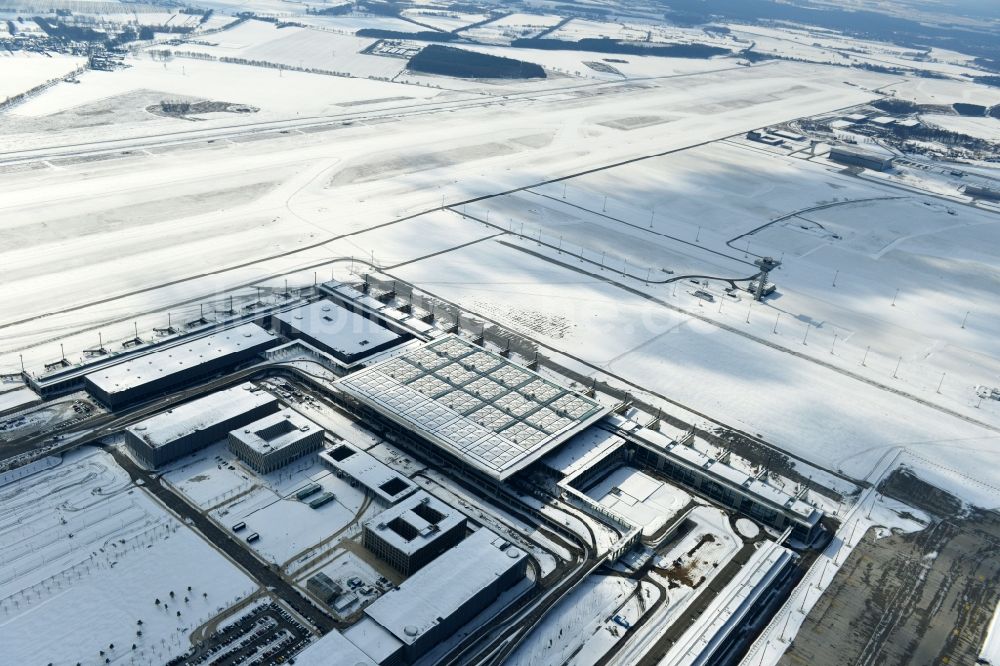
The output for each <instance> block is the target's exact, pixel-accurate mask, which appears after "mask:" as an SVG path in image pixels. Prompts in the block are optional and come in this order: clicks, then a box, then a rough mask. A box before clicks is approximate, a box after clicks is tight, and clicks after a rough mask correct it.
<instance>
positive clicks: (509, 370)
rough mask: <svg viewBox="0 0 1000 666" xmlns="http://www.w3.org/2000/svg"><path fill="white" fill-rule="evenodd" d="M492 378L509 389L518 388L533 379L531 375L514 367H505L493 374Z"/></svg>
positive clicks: (491, 374)
mask: <svg viewBox="0 0 1000 666" xmlns="http://www.w3.org/2000/svg"><path fill="white" fill-rule="evenodd" d="M490 378H491V379H492V380H493V381H495V382H500V383H501V384H503V385H504V386H506V387H508V388H516V387H518V386H520V385H521V384H524V383H526V382H527V381H528V380H529V379H531V373H529V372H528V371H527V370H521V369H520V368H518V367H516V366H513V365H503V366H500V367H499V368H497V369H496V370H494V371H493V372H491V373H490Z"/></svg>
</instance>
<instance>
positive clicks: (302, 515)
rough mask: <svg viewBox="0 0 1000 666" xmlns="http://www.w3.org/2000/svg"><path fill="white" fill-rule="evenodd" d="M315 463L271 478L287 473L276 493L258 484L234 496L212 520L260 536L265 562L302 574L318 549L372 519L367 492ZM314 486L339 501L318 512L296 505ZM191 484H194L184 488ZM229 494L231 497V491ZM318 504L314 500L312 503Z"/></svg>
mask: <svg viewBox="0 0 1000 666" xmlns="http://www.w3.org/2000/svg"><path fill="white" fill-rule="evenodd" d="M315 459H316V457H315V456H307V457H305V458H303V459H302V461H299V464H298V465H297V464H296V463H292V468H291V469H284V470H282V471H280V472H276V473H274V474H272V475H269V476H272V477H277V476H278V475H279V474H282V472H283V478H280V479H278V478H275V479H273V480H274V481H276V483H275V486H274V487H270V486H268V485H265V484H261V485H257V484H255V486H254V487H253V489H252V490H250V489H248V490H247V491H246V492H245V493H243V494H240V493H236V494H231V495H229V497H231V498H232V499H231V500H230V501H228V502H225V503H224V504H223V503H220V504H221V505H220V506H218V508H216V509H214V510H213V511H211V513H210V515H211V516H212V517H213V518H214V519H215V520H217V521H218V522H219V523H220V524H222V525H224V526H227V527H228V526H231V525H234V524H236V523H239V522H244V523H246V526H247V527H246V530H247V531H246V532H245V534H250V533H252V532H256V533H258V534H259V535H260V540H258V541H255V542H254V543H253V544H252V548H253V549H254V550H256V551H257V552H258V553H260V555H261V556H262V557H263V558H264V559H266V560H268V561H270V562H274V563H276V564H278V565H279V566H282V567H286V566H287V567H290V568H297V566H299V565H301V564H302V563H303V562H304V561H305V560H306V559H308V558H307V557H306V556H307V555H309V554H310V552H311V550H312V549H313V548H314V547H316V546H317V545H319V544H320V543H321V542H324V541H326V540H328V539H330V538H331V537H334V536H335V535H339V534H341V533H342V532H343V531H344V530H347V528H349V527H351V526H352V525H355V523H360V522H361V521H362V520H363V519H364V518H366V517H367V516H368V515H369V514H368V513H365V510H366V509H367V508H368V507H369V506H370V503H369V501H368V499H367V498H366V497H365V494H364V490H363V489H359V488H352V487H351V484H350V483H349V482H347V481H345V480H343V479H338V478H337V477H336V476H334V475H333V474H332V473H331V472H330V471H329V470H326V469H323V468H322V467H321V466H320V464H319V463H318V462H315ZM195 478H196V477H195ZM202 483H204V482H202ZM310 483H318V484H319V485H320V486H321V487H322V492H331V493H333V494H334V500H333V501H331V502H329V503H327V504H325V505H323V506H321V507H319V508H316V509H313V508H310V507H309V504H308V503H307V502H308V499H307V500H306V501H300V500H298V499H296V498H295V491H296V490H299V489H301V488H303V487H305V486H306V485H308V484H310ZM191 484H192V481H191V480H190V478H189V479H188V480H187V481H186V482H185V483H184V484H183V485H182V487H190V486H191ZM226 492H227V494H228V493H232V490H228V491H226ZM206 494H211V493H206ZM314 498H315V495H314V496H313V497H311V498H309V499H314ZM371 515H374V514H371ZM355 531H360V526H359V525H355ZM347 535H348V536H350V534H347Z"/></svg>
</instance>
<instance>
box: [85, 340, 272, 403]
mask: <svg viewBox="0 0 1000 666" xmlns="http://www.w3.org/2000/svg"><path fill="white" fill-rule="evenodd" d="M275 344H277V340H276V339H275V337H274V336H273V335H272V334H271V333H269V332H267V331H265V330H264V329H263V328H261V327H260V326H258V325H257V324H253V323H250V324H241V325H240V326H236V327H234V328H230V329H227V330H224V331H219V332H218V333H212V334H211V335H206V336H204V337H200V338H195V339H192V340H186V341H185V342H183V343H181V344H178V345H175V346H170V347H165V348H162V349H157V350H155V351H151V352H149V353H148V354H143V355H141V356H137V357H135V358H133V359H130V360H128V361H124V362H122V363H118V364H116V365H111V366H108V367H106V368H103V369H101V370H98V371H96V372H92V373H90V374H88V375H86V376H85V377H84V379H83V381H84V386H85V387H86V389H87V391H88V392H89V393H90V394H91V395H92V396H94V397H95V398H97V399H98V400H100V401H101V402H103V403H104V404H105V405H107V406H108V407H110V408H112V409H118V408H120V407H124V406H126V405H129V404H132V403H135V402H139V401H142V400H148V399H149V398H152V397H154V396H156V395H159V394H162V393H164V392H166V391H167V390H169V389H172V388H175V387H177V386H180V385H182V384H185V383H188V382H192V381H194V380H195V379H199V378H201V377H206V376H208V375H211V374H214V373H216V372H218V371H220V370H223V369H228V368H232V367H234V366H236V365H238V364H239V363H241V362H243V361H245V360H247V359H249V358H252V357H254V356H256V355H257V354H260V353H261V352H263V351H264V350H265V349H267V348H268V347H271V346H273V345H275Z"/></svg>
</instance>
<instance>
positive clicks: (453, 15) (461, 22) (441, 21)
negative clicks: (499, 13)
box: [401, 8, 489, 32]
mask: <svg viewBox="0 0 1000 666" xmlns="http://www.w3.org/2000/svg"><path fill="white" fill-rule="evenodd" d="M401 15H402V16H405V17H406V18H408V19H411V20H413V21H416V22H417V23H423V24H424V25H429V26H433V27H435V28H437V29H438V30H445V31H447V32H453V31H456V30H459V29H461V28H464V27H465V26H467V25H472V24H473V23H479V22H480V21H485V20H486V19H487V18H489V15H487V14H471V13H467V12H456V11H450V10H442V9H424V8H410V9H404V10H403V11H402V13H401Z"/></svg>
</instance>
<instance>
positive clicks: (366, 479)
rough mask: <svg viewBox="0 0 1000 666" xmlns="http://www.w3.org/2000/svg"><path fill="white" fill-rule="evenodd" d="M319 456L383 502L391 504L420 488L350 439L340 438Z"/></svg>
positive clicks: (339, 475)
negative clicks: (343, 439)
mask: <svg viewBox="0 0 1000 666" xmlns="http://www.w3.org/2000/svg"><path fill="white" fill-rule="evenodd" d="M319 457H320V458H321V459H322V460H323V461H324V462H326V464H328V465H329V466H330V467H332V468H333V470H334V472H336V474H337V476H338V477H347V478H348V479H351V480H352V481H354V482H356V483H358V484H359V485H361V486H362V487H364V489H365V492H366V493H367V494H368V495H369V496H371V497H374V498H375V499H377V500H379V501H380V502H381V503H382V504H384V505H392V504H395V503H396V502H398V501H400V500H401V499H403V498H404V497H408V496H409V495H411V494H413V493H414V492H415V491H416V490H417V486H416V485H415V484H414V483H413V482H412V481H410V480H409V479H408V478H406V477H405V476H403V475H402V474H400V473H399V472H397V471H396V470H394V469H392V468H391V467H389V466H388V465H386V464H385V463H383V462H382V461H380V460H376V459H375V458H374V457H373V456H372V455H371V454H369V453H367V452H365V451H362V450H361V449H359V448H357V447H355V446H354V445H353V444H349V443H348V442H340V443H339V444H338V445H337V446H335V447H333V448H332V449H329V450H327V451H322V452H320V454H319Z"/></svg>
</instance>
